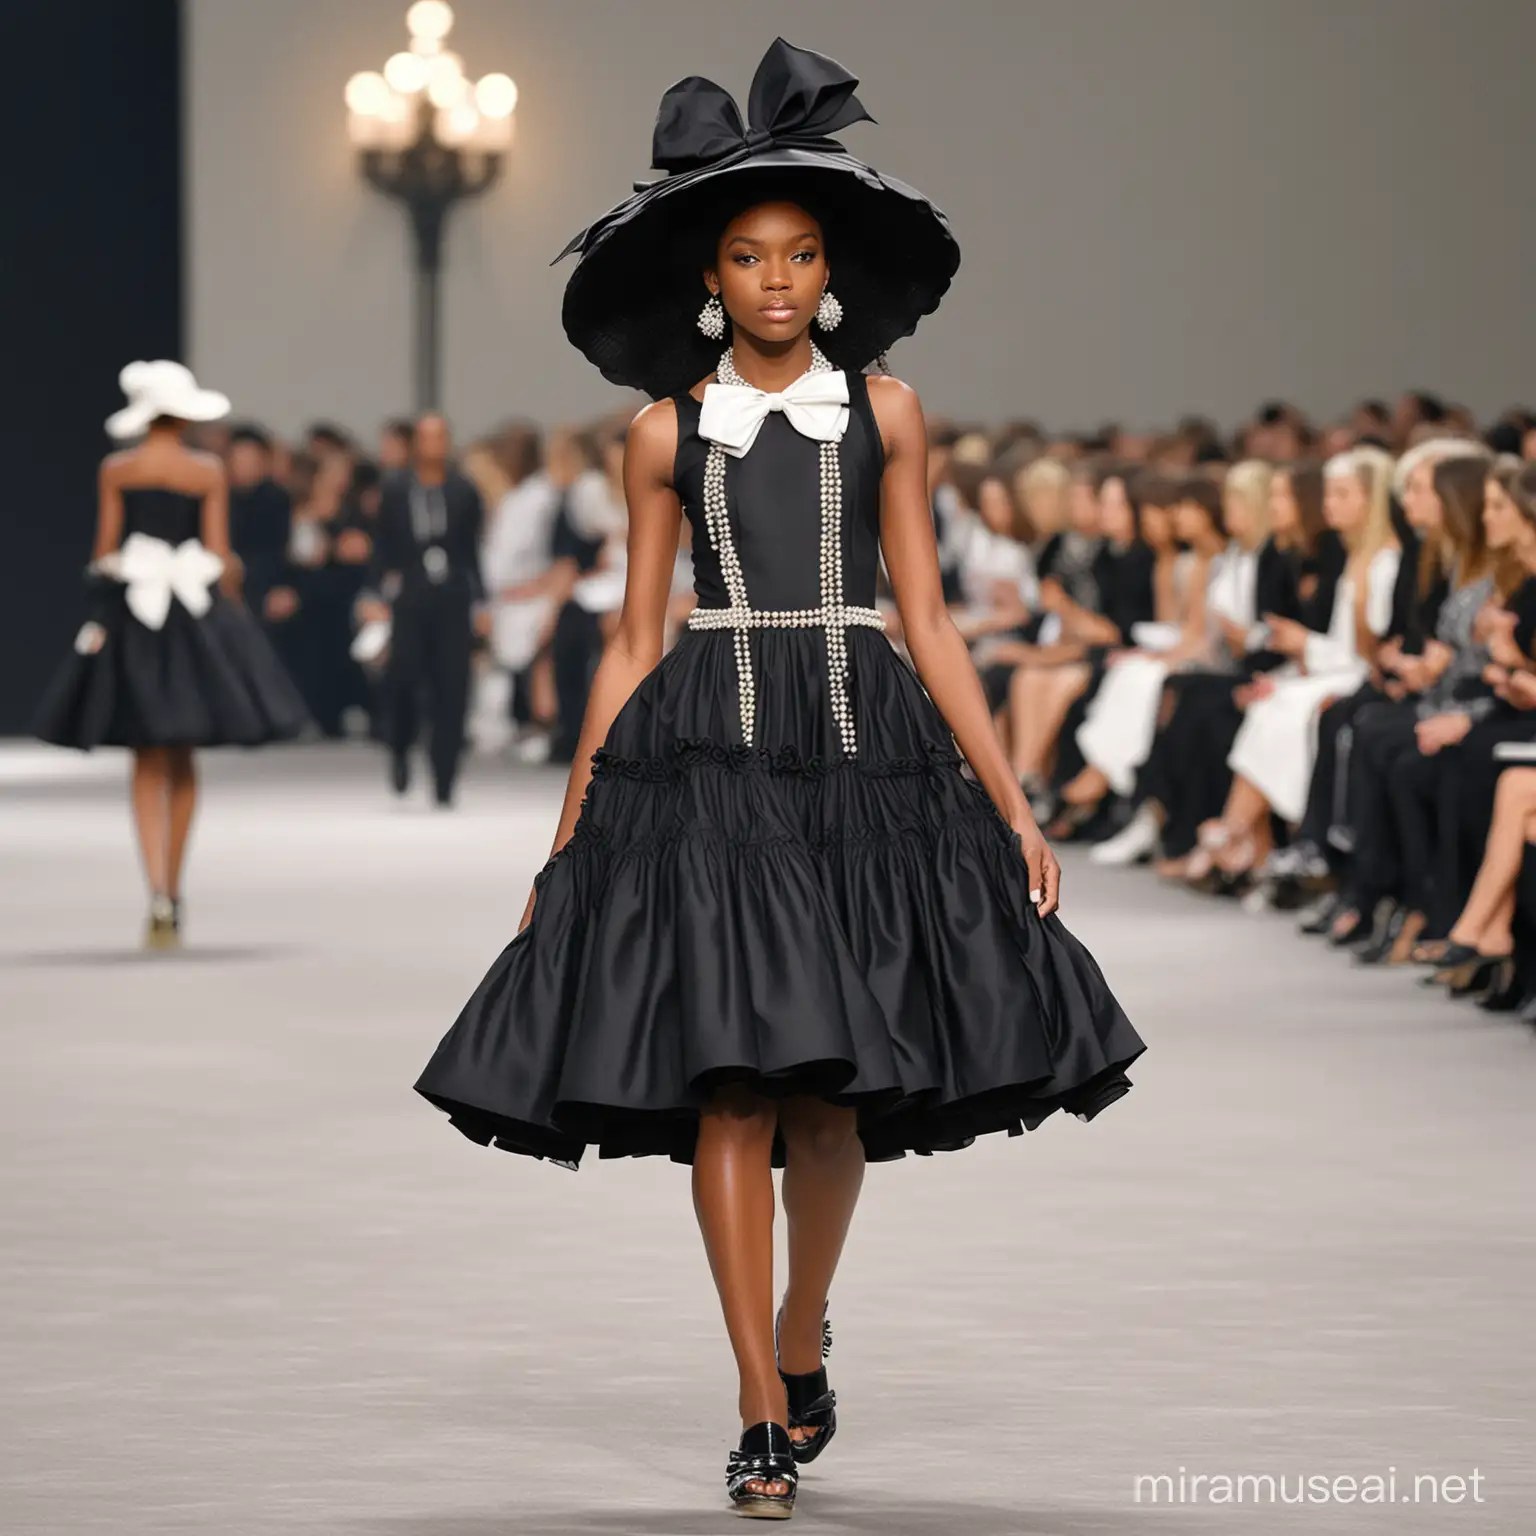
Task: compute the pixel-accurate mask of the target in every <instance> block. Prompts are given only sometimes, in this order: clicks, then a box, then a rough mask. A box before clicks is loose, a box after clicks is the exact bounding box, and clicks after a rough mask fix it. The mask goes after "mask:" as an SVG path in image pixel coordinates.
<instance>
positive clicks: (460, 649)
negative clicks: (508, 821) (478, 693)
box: [428, 603, 474, 805]
mask: <svg viewBox="0 0 1536 1536" xmlns="http://www.w3.org/2000/svg"><path fill="white" fill-rule="evenodd" d="M434 618H435V621H436V622H435V623H434V625H433V631H434V632H433V637H432V638H433V651H432V656H431V661H430V670H429V673H428V677H429V681H430V687H431V706H430V707H431V721H432V739H431V747H430V755H431V759H432V782H433V790H434V793H435V795H436V797H437V801H438V803H439V804H440V805H447V804H448V803H449V802H450V801H451V800H452V799H453V786H454V784H455V782H456V781H457V779H458V776H459V764H460V762H461V761H462V759H463V756H464V722H465V719H466V718H467V716H468V714H469V679H470V664H471V660H472V657H473V644H472V642H473V639H474V631H473V630H472V628H471V621H470V616H469V613H468V612H467V611H465V612H462V613H461V612H460V611H459V610H458V609H457V608H456V607H455V606H454V605H453V604H451V603H444V604H442V606H441V607H440V609H439V611H438V612H437V613H436V614H435V615H434Z"/></svg>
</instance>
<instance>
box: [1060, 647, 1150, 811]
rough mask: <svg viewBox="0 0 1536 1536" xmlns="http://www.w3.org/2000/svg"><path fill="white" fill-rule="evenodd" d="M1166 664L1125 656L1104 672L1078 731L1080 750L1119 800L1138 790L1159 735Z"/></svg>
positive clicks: (1148, 657) (1147, 658)
mask: <svg viewBox="0 0 1536 1536" xmlns="http://www.w3.org/2000/svg"><path fill="white" fill-rule="evenodd" d="M1167 677H1168V664H1167V663H1166V662H1162V661H1159V660H1158V659H1157V658H1156V657H1155V656H1127V657H1125V658H1124V659H1123V660H1121V661H1117V662H1116V663H1115V664H1114V665H1113V666H1111V667H1110V668H1109V669H1108V670H1107V671H1106V672H1105V673H1104V681H1103V682H1102V683H1100V684H1099V691H1098V692H1097V693H1096V694H1095V695H1094V696H1093V700H1092V702H1091V703H1090V704H1089V705H1088V713H1087V716H1086V717H1085V718H1084V720H1083V723H1082V724H1081V725H1080V726H1079V727H1078V728H1077V745H1078V750H1079V751H1080V752H1081V753H1082V754H1083V756H1084V758H1086V759H1087V761H1088V762H1089V763H1090V764H1092V766H1093V767H1095V768H1097V769H1098V770H1099V772H1100V773H1102V774H1103V775H1104V777H1105V778H1106V779H1108V780H1109V785H1110V788H1111V789H1113V790H1114V792H1115V793H1116V794H1117V795H1128V794H1130V793H1131V791H1132V790H1134V789H1135V787H1136V770H1137V769H1138V768H1140V767H1141V765H1142V764H1143V763H1144V762H1146V760H1147V758H1148V756H1149V755H1150V754H1151V751H1152V742H1153V740H1154V738H1155V737H1156V735H1157V711H1158V706H1159V705H1160V704H1161V702H1162V697H1163V683H1164V682H1165V681H1166V680H1167Z"/></svg>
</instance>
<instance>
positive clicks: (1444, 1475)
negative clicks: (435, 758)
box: [0, 748, 1536, 1536]
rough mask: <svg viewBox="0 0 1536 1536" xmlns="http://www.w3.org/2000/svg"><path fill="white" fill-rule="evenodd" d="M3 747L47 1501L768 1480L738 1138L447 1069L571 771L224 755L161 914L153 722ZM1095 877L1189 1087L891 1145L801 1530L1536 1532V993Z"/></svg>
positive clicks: (375, 1507)
mask: <svg viewBox="0 0 1536 1536" xmlns="http://www.w3.org/2000/svg"><path fill="white" fill-rule="evenodd" d="M7 764H8V765H9V766H6V765H7ZM0 770H3V771H0V1050H3V1059H0V1069H3V1070H0V1170H3V1171H0V1414H3V1422H0V1430H3V1442H0V1443H3V1451H0V1533H3V1536H87V1533H90V1536H95V1533H102V1536H107V1533H110V1536H171V1533H198V1536H224V1533H229V1536H269V1533H270V1536H278V1533H282V1536H307V1533H326V1536H503V1533H507V1536H512V1533H515V1536H623V1533H639V1536H672V1533H678V1536H705V1533H711V1532H724V1531H731V1530H740V1529H743V1528H744V1527H743V1526H742V1525H741V1524H740V1522H738V1521H737V1520H736V1519H735V1518H734V1517H733V1516H732V1515H731V1514H730V1513H729V1511H728V1510H726V1509H725V1508H724V1480H723V1471H724V1462H725V1454H726V1451H727V1449H728V1447H729V1445H730V1444H731V1443H732V1442H733V1440H734V1435H735V1419H734V1407H735V1388H734V1382H733V1378H732V1375H731V1371H730V1360H729V1356H728V1352H727V1350H726V1346H725V1343H724V1337H723V1332H722V1329H721V1326H720V1324H719V1319H718V1313H717V1310H716V1307H715V1301H714V1294H713V1289H712V1286H711V1283H710V1280H709V1276H708V1272H707V1270H706V1268H705V1265H704V1261H703V1256H702V1252H701V1249H700V1247H699V1242H698V1238H697V1233H696V1231H695V1228H694V1224H693V1216H692V1210H691V1206H690V1196H689V1189H688V1172H687V1170H686V1169H683V1168H680V1167H677V1166H674V1165H671V1164H669V1163H664V1162H658V1161H643V1162H639V1163H635V1162H610V1163H604V1164H599V1163H597V1162H593V1163H592V1164H590V1165H589V1166H587V1167H584V1168H583V1169H582V1170H581V1171H580V1172H579V1173H570V1172H566V1171H563V1170H560V1169H556V1168H552V1167H549V1166H546V1165H542V1164H538V1163H534V1162H530V1161H527V1160H522V1159H516V1158H513V1157H511V1156H508V1155H506V1154H503V1153H498V1152H490V1151H483V1150H480V1149H478V1148H476V1147H473V1146H471V1145H470V1144H469V1143H468V1142H466V1141H464V1140H463V1139H462V1138H461V1137H459V1136H458V1135H457V1134H456V1133H455V1132H453V1131H451V1130H450V1129H449V1127H448V1125H447V1123H446V1121H444V1120H443V1119H442V1118H441V1117H440V1116H439V1115H437V1113H436V1112H434V1111H433V1110H431V1109H430V1108H428V1106H426V1105H425V1104H424V1103H422V1102H421V1101H419V1100H418V1099H417V1098H416V1097H415V1095H413V1094H412V1092H411V1091H410V1089H411V1083H412V1081H413V1080H414V1077H415V1075H416V1072H417V1071H418V1069H419V1068H420V1066H421V1064H422V1063H423V1061H424V1060H425V1058H426V1056H427V1054H428V1053H429V1051H430V1050H431V1048H432V1046H433V1044H434V1043H435V1041H436V1039H437V1037H438V1035H439V1034H440V1033H441V1032H442V1031H443V1030H444V1029H445V1028H446V1027H447V1026H448V1024H449V1023H450V1022H451V1021H452V1019H453V1016H454V1014H455V1012H456V1011H457V1009H458V1007H459V1005H460V1003H461V1002H462V1001H463V999H464V998H465V997H466V996H467V995H468V993H469V991H470V989H471V988H472V987H473V986H474V984H475V982H476V981H477V980H478V979H479V976H480V974H481V972H482V971H483V969H484V968H485V966H486V965H487V964H488V963H489V961H490V960H491V958H492V957H493V956H494V954H495V953H496V951H497V949H498V948H499V947H500V945H501V944H502V943H504V942H505V941H506V940H507V939H508V938H510V936H511V935H512V933H513V932H514V930H515V927H516V923H517V920H518V917H519V915H520V913H521V911H522V907H523V902H524V899H525V897H526V894H527V889H528V880H529V877H530V876H531V874H532V873H533V871H534V870H535V869H536V868H537V867H538V866H539V864H540V863H541V862H542V861H543V858H544V856H545V854H546V853H547V851H548V845H549V838H550V835H551V832H552V829H553V824H554V817H555V812H556V808H557V806H558V801H559V795H560V790H561V781H560V778H559V776H558V775H556V774H554V773H553V772H550V771H546V770H529V769H518V768H514V767H511V766H504V765H501V764H488V763H481V764H476V765H475V766H474V769H473V771H472V773H471V775H470V778H469V781H468V782H467V784H466V786H465V790H464V795H463V802H462V806H461V808H460V809H459V810H457V811H456V812H454V813H451V814H440V813H435V812H433V811H431V810H429V809H428V808H427V807H426V805H425V803H424V800H423V799H418V798H415V797H413V798H412V799H411V800H410V801H409V802H408V803H405V804H400V803H397V802H395V801H393V800H392V799H391V798H390V797H389V796H388V795H387V793H386V791H385V789H384V785H383V772H382V765H381V764H380V763H379V762H378V761H377V760H376V759H375V757H374V756H373V755H372V754H371V753H369V752H367V751H365V750H364V749H362V748H341V749H332V750H326V749H319V748H304V749H296V750H293V751H285V752H269V753H264V754H257V755H251V756H245V757H241V756H229V757H219V758H217V759H212V760H210V761H209V763H208V767H207V773H206V785H205V789H206V797H205V805H204V809H203V812H202V815H201V820H200V822H199V825H198V828H197V832H196V841H195V845H194V849H193V861H192V870H191V879H190V882H189V885H188V893H187V894H188V908H189V918H188V920H189V935H188V937H189V944H188V948H187V949H186V951H185V952H184V953H183V954H181V955H179V956H175V957H170V958H153V959H152V958H147V957H145V956H143V955H141V954H140V953H139V952H138V951H137V949H136V944H137V939H138V929H139V924H140V921H141V917H142V898H141V895H140V891H139V883H138V874H137V868H136V864H135V858H134V853H133V848H132V844H131V841H130V837H129V827H128V820H127V814H126V806H125V798H124V790H123V785H122V781H121V773H122V765H121V763H119V762H116V761H114V760H106V761H103V762H99V763H98V762H93V763H91V764H89V765H87V766H86V767H84V768H83V767H82V766H81V763H80V760H78V759H68V760H55V759H54V758H52V757H51V756H50V755H49V754H47V753H32V754H22V755H18V756H14V757H10V758H7V757H6V756H5V754H4V753H0ZM1064 912H1065V916H1066V918H1067V920H1068V922H1069V923H1070V924H1071V925H1072V926H1073V927H1074V928H1075V929H1076V930H1077V931H1078V932H1079V933H1080V934H1081V935H1082V936H1083V938H1084V939H1085V940H1086V941H1087V942H1088V943H1089V944H1090V946H1091V947H1092V948H1093V949H1094V951H1095V953H1096V954H1097V955H1098V957H1099V959H1100V961H1101V963H1102V964H1103V966H1104V968H1105V970H1106V972H1107V974H1108V975H1109V977H1110V980H1111V982H1112V983H1113V984H1114V986H1115V987H1116V989H1117V990H1118V991H1119V993H1120V994H1121V996H1122V998H1123V999H1124V1001H1125V1003H1126V1005H1127V1007H1128V1008H1129V1010H1130V1011H1131V1013H1132V1016H1133V1017H1134V1019H1135V1021H1136V1023H1137V1025H1138V1027H1139V1029H1140V1030H1141V1032H1142V1034H1143V1035H1144V1036H1145V1038H1146V1039H1147V1041H1148V1042H1149V1045H1150V1050H1149V1052H1148V1055H1147V1057H1146V1058H1145V1060H1144V1062H1143V1063H1142V1064H1141V1066H1140V1069H1139V1070H1137V1071H1136V1072H1134V1074H1133V1075H1134V1077H1135V1079H1136V1084H1137V1086H1136V1089H1135V1091H1134V1092H1133V1094H1132V1095H1131V1096H1130V1097H1129V1098H1128V1099H1126V1100H1124V1101H1123V1102H1121V1103H1120V1104H1118V1105H1115V1106H1114V1107H1112V1108H1111V1109H1110V1110H1109V1111H1108V1112H1106V1113H1105V1114H1104V1115H1103V1116H1102V1118H1100V1119H1099V1120H1098V1121H1097V1122H1096V1123H1095V1124H1093V1125H1092V1126H1086V1127H1085V1126H1082V1125H1080V1124H1078V1123H1077V1122H1076V1121H1073V1120H1067V1119H1062V1118H1060V1117H1058V1118H1057V1119H1055V1120H1052V1121H1050V1122H1048V1123H1047V1124H1046V1125H1045V1126H1044V1127H1042V1128H1041V1129H1040V1130H1039V1131H1037V1132H1036V1133H1034V1134H1033V1135H1031V1136H1028V1137H1022V1138H1015V1139H1007V1138H993V1139H990V1140H988V1141H985V1142H984V1143H982V1144H978V1145H976V1146H974V1147H972V1148H969V1149H968V1150H966V1151H964V1152H960V1153H954V1154H949V1155H946V1156H942V1157H935V1158H932V1159H909V1160H907V1161H905V1162H900V1163H894V1164H885V1165H879V1166H876V1167H874V1168H872V1169H871V1171H870V1175H869V1178H868V1181H867V1183H866V1186H865V1191H866V1192H865V1199H864V1203H863V1205H862V1207H861V1209H860V1211H859V1214H858V1217H857V1219H856V1223H855V1227H854V1233H853V1236H852V1239H851V1243H850V1251H849V1253H848V1256H847V1260H846V1263H845V1267H844V1270H843V1272H842V1273H841V1274H840V1276H839V1278H838V1283H837V1286H836V1288H835V1290H834V1292H833V1295H832V1298H831V1315H832V1319H833V1323H834V1328H835V1332H836V1339H837V1344H836V1348H835V1350H834V1352H833V1355H832V1357H831V1360H830V1362H829V1366H830V1371H831V1378H832V1382H833V1384H834V1385H835V1387H836V1389H837V1392H838V1396H839V1404H840V1414H841V1430H840V1433H839V1436H838V1439H837V1442H836V1444H835V1445H834V1446H833V1447H832V1448H831V1449H830V1450H829V1451H828V1453H827V1455H826V1456H825V1458H824V1459H823V1460H821V1461H820V1462H818V1463H817V1464H816V1465H815V1466H814V1467H812V1468H810V1469H809V1470H808V1471H807V1474H806V1476H805V1478H804V1481H803V1482H802V1485H801V1496H800V1508H799V1510H798V1512H797V1514H796V1517H795V1518H796V1523H797V1527H804V1528H805V1529H808V1530H815V1531H822V1532H828V1533H843V1532H848V1533H855V1536H928V1533H934V1536H1026V1533H1030V1536H1036V1533H1038V1536H1100V1533H1102V1536H1140V1533H1143V1532H1145V1533H1149V1536H1179V1533H1185V1532H1191V1533H1195V1532H1198V1533H1206V1532H1210V1533H1220V1536H1269V1533H1281V1532H1284V1533H1298V1536H1300V1533H1306V1536H1311V1533H1313V1532H1332V1531H1340V1532H1357V1531H1358V1532H1376V1531H1380V1532H1389V1531H1390V1532H1424V1533H1433V1536H1456V1533H1462V1532H1465V1533H1467V1536H1473V1533H1475V1536H1485V1533H1498V1536H1502V1533H1509V1536H1516V1533H1528V1532H1530V1531H1532V1530H1536V1451H1533V1449H1532V1444H1533V1404H1536V1376H1533V1370H1532V1366H1533V1339H1536V1322H1533V1295H1536V1235H1533V1212H1536V1200H1533V1198H1532V1196H1533V1183H1536V1179H1533V1170H1536V1112H1533V1097H1536V1037H1533V1035H1532V1033H1531V1031H1529V1030H1528V1029H1526V1028H1525V1027H1524V1026H1521V1025H1520V1024H1518V1023H1515V1022H1513V1021H1511V1020H1508V1019H1496V1018H1491V1017H1488V1016H1486V1015H1483V1014H1481V1013H1479V1012H1477V1011H1476V1010H1475V1009H1472V1008H1470V1007H1453V1006H1452V1005H1450V1004H1449V1003H1446V1002H1443V1001H1440V1000H1438V999H1433V998H1429V997H1427V996H1426V995H1425V994H1424V993H1423V992H1422V991H1421V990H1420V989H1418V988H1417V987H1415V986H1414V985H1413V982H1412V980H1411V978H1409V977H1407V976H1404V975H1402V974H1400V973H1399V974H1381V973H1366V972H1362V971H1360V970H1359V969H1357V968H1352V967H1351V966H1350V965H1349V964H1348V963H1347V962H1346V961H1345V960H1343V959H1342V958H1341V957H1339V956H1337V955H1333V954H1329V953H1326V952H1324V951H1322V950H1320V949H1319V948H1317V947H1315V945H1314V944H1313V943H1312V942H1311V941H1303V940H1302V939H1300V938H1298V937H1296V936H1295V935H1294V933H1293V931H1292V928H1291V925H1290V923H1289V922H1288V921H1286V920H1282V919H1280V918H1275V917H1271V918H1255V917H1250V916H1244V915H1243V914H1242V913H1240V912H1238V911H1236V910H1234V909H1232V908H1229V907H1217V906H1215V905H1212V904H1204V905H1202V904H1200V903H1199V902H1198V901H1196V900H1195V899H1193V898H1185V897H1183V896H1181V895H1180V894H1178V893H1170V892H1168V891H1166V890H1164V889H1162V888H1161V887H1159V885H1158V884H1157V882H1156V881H1155V880H1154V879H1153V878H1152V877H1151V876H1150V875H1149V874H1146V873H1144V872H1134V873H1128V874H1111V873H1107V872H1103V871H1099V870H1095V869H1093V868H1091V867H1090V866H1089V865H1088V864H1087V863H1086V861H1085V860H1083V859H1081V858H1080V857H1071V856H1069V857H1068V859H1067V879H1066V904H1065V909H1064ZM1389 1469H1395V1471H1394V1472H1393V1473H1391V1474H1390V1475H1392V1476H1394V1477H1395V1479H1396V1482H1395V1487H1394V1486H1393V1485H1391V1484H1388V1483H1387V1481H1386V1480H1387V1478H1388V1476H1389ZM1181 1475H1182V1478H1183V1483H1182V1492H1183V1498H1182V1500H1181V1498H1180V1493H1181V1483H1180V1479H1181ZM1474 1477H1475V1480H1474ZM1159 1478H1161V1479H1165V1480H1166V1481H1164V1482H1160V1483H1159V1482H1153V1481H1150V1480H1153V1479H1159ZM1198 1478H1204V1479H1206V1480H1207V1481H1205V1482H1203V1483H1201V1482H1195V1481H1194V1480H1195V1479H1198ZM1223 1478H1226V1479H1231V1483H1230V1485H1223V1484H1222V1483H1221V1481H1220V1480H1221V1479H1223ZM1240 1478H1248V1479H1253V1480H1254V1481H1252V1482H1249V1483H1246V1484H1243V1485H1241V1488H1242V1491H1243V1493H1244V1498H1243V1501H1242V1503H1240V1504H1239V1503H1236V1502H1232V1503H1226V1502H1212V1500H1213V1499H1218V1500H1219V1498H1220V1495H1221V1491H1222V1488H1223V1486H1229V1490H1230V1492H1231V1494H1232V1497H1233V1499H1234V1500H1235V1499H1236V1496H1237V1493H1238V1491H1239V1484H1238V1479H1240ZM1266 1478H1270V1479H1273V1480H1274V1482H1273V1484H1272V1485H1266V1483H1265V1482H1264V1479H1266ZM1373 1478H1379V1479H1381V1487H1380V1490H1378V1488H1377V1485H1376V1484H1374V1483H1372V1482H1371V1481H1370V1480H1371V1479H1373ZM1138 1479H1141V1480H1143V1481H1141V1482H1138ZM1212 1479H1214V1480H1216V1481H1215V1482H1212V1481H1210V1480H1212ZM1306 1479H1312V1480H1313V1481H1312V1482H1311V1483H1307V1482H1305V1481H1304V1480H1306ZM1348 1479H1354V1480H1355V1482H1354V1484H1353V1485H1351V1484H1350V1483H1349V1482H1348V1481H1347V1480H1348ZM1415 1479H1420V1480H1421V1481H1419V1482H1418V1483H1417V1484H1416V1483H1415ZM1431 1479H1432V1480H1433V1483H1432V1484H1431V1482H1430V1481H1429V1480H1431ZM1457 1479H1462V1480H1464V1481H1463V1482H1461V1483H1459V1484H1458V1482H1457ZM1266 1486H1272V1487H1273V1490H1274V1502H1273V1503H1271V1502H1269V1501H1268V1499H1267V1497H1266V1495H1265V1489H1266ZM1352 1486H1353V1487H1354V1488H1355V1489H1356V1492H1355V1495H1354V1497H1352V1498H1351V1497H1349V1493H1350V1489H1351V1487H1352ZM1458 1490H1459V1497H1458ZM1362 1491H1363V1492H1364V1493H1365V1494H1366V1495H1370V1494H1375V1493H1377V1492H1378V1491H1380V1492H1381V1495H1382V1497H1383V1498H1390V1502H1385V1503H1384V1502H1379V1501H1377V1502H1369V1503H1367V1502H1362V1498H1361V1493H1362ZM1298 1492H1300V1493H1303V1494H1304V1495H1305V1497H1304V1498H1303V1502H1301V1503H1295V1502H1289V1503H1287V1502H1282V1501H1281V1495H1283V1494H1286V1493H1289V1494H1290V1495H1292V1496H1293V1497H1294V1496H1295V1495H1296V1494H1297V1493H1298ZM1415 1493H1417V1500H1416V1501H1415V1498H1414V1495H1415ZM1432 1494H1433V1495H1435V1496H1436V1498H1437V1500H1438V1502H1433V1503H1432V1502H1430V1498H1431V1495H1432ZM1320 1495H1321V1496H1320Z"/></svg>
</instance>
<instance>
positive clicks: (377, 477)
mask: <svg viewBox="0 0 1536 1536" xmlns="http://www.w3.org/2000/svg"><path fill="white" fill-rule="evenodd" d="M383 478H384V476H383V473H382V472H381V471H380V469H379V466H378V465H377V464H375V463H374V462H373V460H372V459H359V460H358V461H357V462H356V463H355V464H354V465H353V466H352V480H351V483H350V484H349V485H348V486H347V491H348V493H349V494H350V495H353V496H361V495H362V494H363V493H364V492H365V491H371V490H372V489H373V488H374V487H375V486H376V485H378V484H379V483H380V481H382V480H383Z"/></svg>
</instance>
